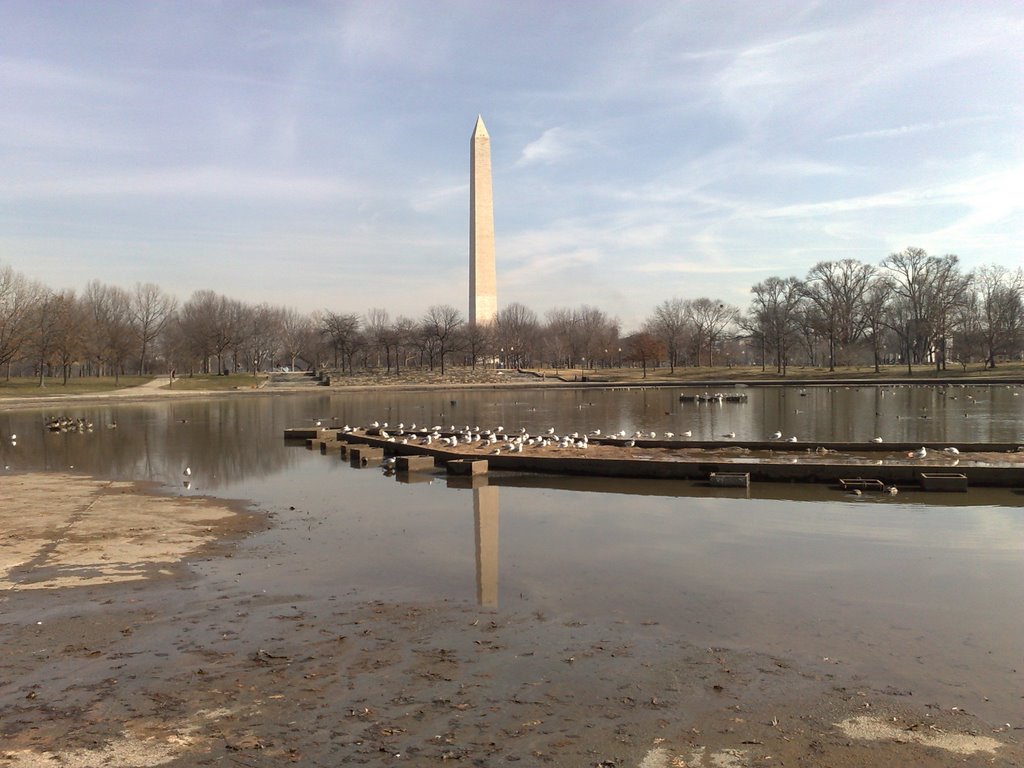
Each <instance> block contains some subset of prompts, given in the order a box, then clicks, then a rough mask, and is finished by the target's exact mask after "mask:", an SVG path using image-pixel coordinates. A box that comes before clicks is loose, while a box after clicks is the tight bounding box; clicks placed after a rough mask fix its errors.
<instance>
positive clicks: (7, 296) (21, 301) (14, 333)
mask: <svg viewBox="0 0 1024 768" xmlns="http://www.w3.org/2000/svg"><path fill="white" fill-rule="evenodd" d="M42 292H43V288H42V286H40V285H37V284H36V283H32V282H30V281H29V280H27V279H26V278H25V277H24V275H22V274H21V273H20V272H15V271H14V270H13V269H11V268H10V267H9V266H4V267H0V365H4V366H7V378H8V379H10V363H11V361H12V360H14V359H15V358H17V357H18V355H19V354H21V351H22V347H23V346H24V345H25V343H26V341H27V339H28V335H29V332H30V326H31V316H30V315H31V310H32V308H33V306H34V305H35V303H36V302H37V301H38V300H39V297H40V295H41V293H42Z"/></svg>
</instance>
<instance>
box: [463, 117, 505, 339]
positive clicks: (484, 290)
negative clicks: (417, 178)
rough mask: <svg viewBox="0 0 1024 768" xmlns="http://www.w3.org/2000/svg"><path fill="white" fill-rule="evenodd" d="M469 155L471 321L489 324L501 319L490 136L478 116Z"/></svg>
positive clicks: (482, 120)
mask: <svg viewBox="0 0 1024 768" xmlns="http://www.w3.org/2000/svg"><path fill="white" fill-rule="evenodd" d="M469 156H470V163H469V322H470V323H471V324H476V323H479V324H481V325H489V324H490V323H492V322H494V319H495V318H496V317H497V316H498V278H497V275H496V273H495V267H494V197H493V195H492V192H491V137H490V136H489V135H488V134H487V127H486V126H485V125H484V119H483V118H482V117H480V116H479V115H478V116H477V118H476V127H475V128H474V129H473V138H472V139H471V140H470V142H469Z"/></svg>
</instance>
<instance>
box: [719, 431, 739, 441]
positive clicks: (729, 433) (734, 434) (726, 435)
mask: <svg viewBox="0 0 1024 768" xmlns="http://www.w3.org/2000/svg"><path fill="white" fill-rule="evenodd" d="M722 437H728V438H729V439H730V440H731V439H732V438H734V437H736V433H735V432H726V433H725V434H724V435H722Z"/></svg>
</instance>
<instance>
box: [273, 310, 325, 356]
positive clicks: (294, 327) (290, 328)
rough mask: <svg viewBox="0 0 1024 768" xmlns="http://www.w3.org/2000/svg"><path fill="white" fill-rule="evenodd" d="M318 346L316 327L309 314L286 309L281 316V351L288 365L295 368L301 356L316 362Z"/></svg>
mask: <svg viewBox="0 0 1024 768" xmlns="http://www.w3.org/2000/svg"><path fill="white" fill-rule="evenodd" d="M315 348H316V328H315V327H314V324H313V321H312V319H311V318H310V317H309V315H304V314H302V313H301V312H296V311H295V310H294V309H286V310H284V313H283V315H282V317H281V351H282V353H283V354H284V356H285V358H287V360H288V366H289V367H290V368H291V369H292V370H295V365H296V360H298V359H299V358H300V357H301V358H302V359H303V360H305V361H306V362H307V363H315V362H317V361H316V360H314V359H313V357H314V354H313V350H314V349H315Z"/></svg>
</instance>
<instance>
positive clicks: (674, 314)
mask: <svg viewBox="0 0 1024 768" xmlns="http://www.w3.org/2000/svg"><path fill="white" fill-rule="evenodd" d="M690 328H691V323H690V315H689V312H688V309H687V304H686V302H685V301H683V300H682V299H675V298H673V299H666V300H665V301H663V302H661V304H659V305H658V306H656V307H655V308H654V312H653V313H652V314H651V316H650V317H649V318H647V320H646V321H645V322H644V330H645V331H646V332H647V333H649V334H651V335H652V336H654V337H655V338H657V339H659V340H660V341H661V343H662V344H663V345H664V346H665V350H666V354H667V355H668V365H669V373H675V372H676V365H677V364H678V363H679V356H680V353H681V351H682V349H683V345H684V344H686V341H687V336H689V335H690V334H689V331H690Z"/></svg>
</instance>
